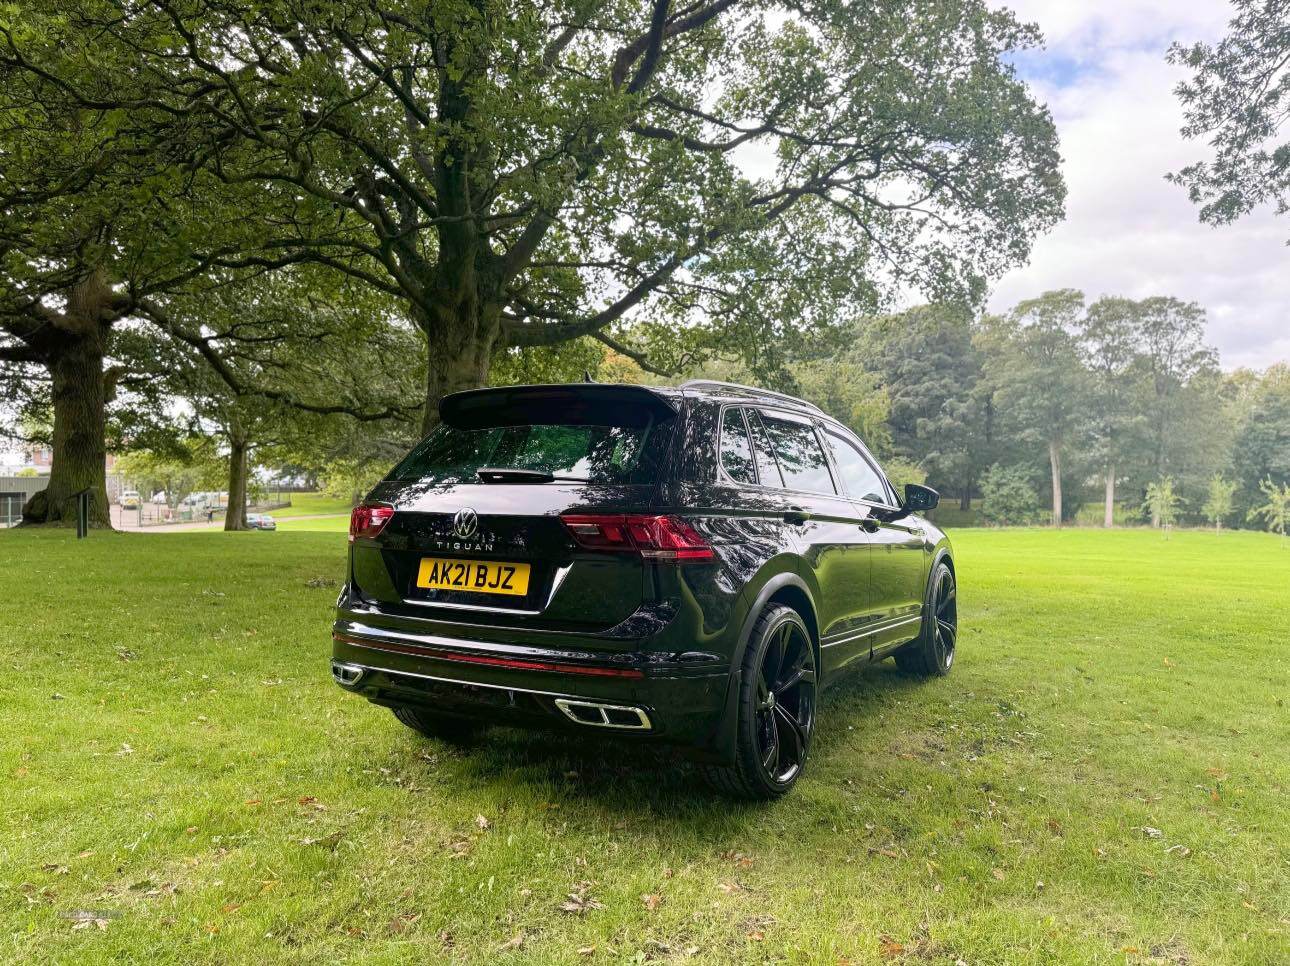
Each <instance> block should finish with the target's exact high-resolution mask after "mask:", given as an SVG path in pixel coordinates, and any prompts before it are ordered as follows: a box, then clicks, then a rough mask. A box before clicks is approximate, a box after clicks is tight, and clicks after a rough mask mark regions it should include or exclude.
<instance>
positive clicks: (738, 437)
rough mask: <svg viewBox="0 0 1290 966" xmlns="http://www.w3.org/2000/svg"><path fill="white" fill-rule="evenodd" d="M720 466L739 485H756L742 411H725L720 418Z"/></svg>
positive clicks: (751, 453) (750, 448) (751, 454)
mask: <svg viewBox="0 0 1290 966" xmlns="http://www.w3.org/2000/svg"><path fill="white" fill-rule="evenodd" d="M721 466H722V468H723V469H724V470H725V471H726V474H727V475H728V476H729V477H730V478H731V479H732V480H735V481H737V482H739V483H756V482H757V472H756V470H754V469H753V452H752V442H751V441H750V440H749V439H748V430H747V428H746V427H745V426H744V416H743V410H741V409H727V410H726V412H725V415H724V416H722V417H721Z"/></svg>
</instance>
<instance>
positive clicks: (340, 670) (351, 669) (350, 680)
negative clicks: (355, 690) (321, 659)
mask: <svg viewBox="0 0 1290 966" xmlns="http://www.w3.org/2000/svg"><path fill="white" fill-rule="evenodd" d="M366 673H367V668H363V667H359V666H358V665H357V664H342V663H341V662H340V661H332V662H331V676H332V680H333V681H335V682H336V683H337V684H339V685H340V686H341V687H342V688H352V687H353V686H354V685H356V684H357V683H358V682H359V681H361V680H363V675H364V674H366Z"/></svg>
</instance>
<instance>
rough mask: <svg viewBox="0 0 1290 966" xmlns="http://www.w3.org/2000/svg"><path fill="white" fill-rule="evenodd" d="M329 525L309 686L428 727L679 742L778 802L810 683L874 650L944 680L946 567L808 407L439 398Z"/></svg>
mask: <svg viewBox="0 0 1290 966" xmlns="http://www.w3.org/2000/svg"><path fill="white" fill-rule="evenodd" d="M439 411H440V416H441V418H442V423H441V425H440V426H439V427H438V428H436V429H435V430H434V431H433V432H431V433H430V434H429V435H428V436H427V437H426V438H425V439H424V440H422V441H421V443H419V444H418V445H417V446H416V448H415V449H413V450H412V452H411V453H410V454H409V455H408V456H407V457H406V458H405V459H404V460H403V462H401V463H400V464H399V465H398V466H396V467H395V468H394V470H393V471H392V472H391V473H390V474H389V476H387V477H386V478H385V479H384V480H383V481H382V482H381V483H379V484H377V486H376V487H375V489H373V490H372V492H371V494H370V495H369V496H368V499H367V500H366V501H365V502H364V503H363V505H362V506H360V507H358V508H357V509H355V510H354V514H353V518H352V520H351V523H350V532H349V539H350V550H349V576H348V579H347V581H346V583H345V587H344V590H343V591H342V592H341V595H340V599H339V601H338V602H337V615H336V623H335V628H334V631H333V634H332V639H333V649H332V674H333V676H334V677H335V679H336V681H337V682H338V683H339V684H340V685H341V687H343V688H345V689H346V690H349V691H354V692H357V693H359V694H362V695H363V696H364V697H366V698H367V699H368V700H369V701H373V702H375V703H377V704H381V705H385V706H386V707H389V708H392V709H393V710H394V713H395V715H396V716H397V717H398V718H399V720H400V721H402V722H403V723H404V724H406V725H408V726H409V727H411V728H414V729H416V730H417V731H420V732H423V733H425V734H428V735H435V736H440V737H445V738H454V737H461V736H464V735H465V734H468V733H469V732H471V731H472V730H474V729H477V728H479V727H481V726H483V725H486V724H489V723H509V724H518V725H524V726H560V727H565V728H572V729H591V730H594V731H597V732H605V733H616V734H620V735H622V736H624V737H626V738H634V739H636V740H646V741H657V742H665V743H669V744H672V745H676V746H679V747H681V748H683V749H684V750H685V751H686V753H687V754H688V755H689V756H690V757H692V758H694V759H696V760H698V761H699V762H701V763H702V768H703V770H704V771H705V772H706V774H707V775H708V776H709V778H710V779H711V780H712V782H713V783H714V784H715V785H716V786H717V787H718V788H720V789H722V790H724V791H727V792H729V793H732V794H736V795H740V796H744V797H752V798H767V797H772V796H776V795H780V794H782V793H784V792H786V791H787V790H788V789H789V788H791V787H792V786H793V784H794V782H796V781H797V779H798V777H799V776H800V775H801V773H802V768H803V766H804V765H805V763H806V756H807V753H808V752H809V750H810V746H811V735H812V732H813V730H814V726H815V710H816V700H817V692H818V690H819V688H820V687H821V686H823V685H825V684H828V683H829V682H831V681H833V680H835V679H836V678H838V677H839V676H840V675H841V674H842V673H843V672H844V671H846V670H848V669H849V668H853V667H857V666H859V665H863V664H867V663H869V662H870V661H876V660H879V659H881V658H883V657H886V656H888V655H894V656H895V659H896V662H897V663H898V664H899V665H900V666H901V668H903V669H906V670H908V671H911V672H914V673H918V674H925V675H940V674H946V673H947V672H948V671H949V670H950V667H951V665H952V664H953V661H954V643H955V638H956V636H957V630H958V623H957V612H956V602H955V590H954V562H953V560H952V558H951V552H950V545H949V542H948V540H947V539H946V537H945V534H943V533H942V532H941V531H940V530H938V529H937V528H936V527H934V526H932V525H931V524H930V523H928V522H927V521H926V520H924V519H922V518H920V517H918V516H916V515H915V511H919V510H927V509H930V508H931V507H933V506H935V505H936V501H937V496H936V493H935V491H933V490H930V489H928V488H927V487H923V486H914V485H910V486H906V487H905V492H904V496H903V499H902V498H901V497H898V496H897V495H896V493H895V491H894V490H893V489H892V486H891V484H890V483H889V482H888V481H887V479H886V477H885V476H884V475H883V473H882V471H881V470H880V469H879V468H878V464H877V463H876V462H875V461H874V459H873V457H872V456H871V455H870V454H869V452H868V450H866V449H865V447H864V444H863V443H861V442H860V440H859V439H857V438H856V437H855V435H854V434H853V433H851V432H850V431H849V430H848V429H847V428H846V427H845V426H842V425H841V424H839V423H838V422H837V421H836V420H833V419H830V418H829V417H828V416H826V415H825V414H824V413H822V412H821V411H820V410H819V409H817V408H816V407H815V406H812V405H810V404H809V403H806V402H802V401H801V400H799V399H793V398H791V397H788V396H783V395H780V394H777V393H772V392H767V391H764V390H759V389H751V388H747V387H744V386H736V385H729V384H726V383H716V382H689V383H686V384H685V385H683V386H681V387H680V388H677V389H654V388H647V387H643V386H626V385H606V384H599V383H585V384H578V385H567V386H517V387H510V388H500V389H480V390H474V391H470V392H462V393H457V394H455V395H451V396H446V397H445V398H444V399H443V401H442V403H441V404H440V407H439Z"/></svg>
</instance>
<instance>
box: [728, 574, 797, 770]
mask: <svg viewBox="0 0 1290 966" xmlns="http://www.w3.org/2000/svg"><path fill="white" fill-rule="evenodd" d="M770 604H783V605H785V606H786V607H791V608H792V609H793V610H794V611H796V612H797V614H798V615H799V616H800V617H801V618H802V621H803V622H804V623H805V624H806V629H807V631H808V632H809V634H810V637H811V650H812V651H813V652H814V654H815V666H816V667H817V668H818V667H820V631H819V620H818V618H817V617H816V610H815V595H814V594H812V593H811V588H810V587H809V586H808V584H807V583H806V581H805V580H803V579H802V577H801V576H800V575H799V574H797V573H795V572H793V571H780V572H779V573H777V574H774V575H772V576H771V577H770V578H769V579H767V580H766V582H765V583H763V584H762V586H761V588H760V589H759V590H758V591H757V595H756V596H755V597H753V599H752V603H751V604H750V605H749V607H748V609H747V610H746V611H745V612H744V617H743V623H742V625H741V626H740V628H739V637H738V638H737V644H736V646H735V649H734V653H733V655H732V656H731V659H730V679H729V683H728V685H727V687H726V705H725V711H724V713H723V714H722V717H721V721H720V722H719V723H718V726H717V729H716V733H715V734H714V735H713V739H712V742H711V746H710V747H711V752H712V753H711V757H710V758H708V759H707V760H709V761H714V762H720V763H729V762H731V761H733V760H734V755H735V728H736V725H737V723H738V710H737V707H738V705H737V700H738V696H739V685H740V680H741V678H742V668H743V662H744V653H745V652H746V651H747V650H748V642H749V640H750V639H751V638H752V629H753V625H755V624H756V623H757V618H758V617H759V616H760V615H761V612H762V611H764V610H765V609H766V607H767V606H768V605H770Z"/></svg>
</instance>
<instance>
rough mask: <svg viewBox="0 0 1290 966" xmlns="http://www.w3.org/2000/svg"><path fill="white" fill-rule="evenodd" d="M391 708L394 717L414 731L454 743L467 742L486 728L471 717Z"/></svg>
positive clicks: (414, 709) (416, 709)
mask: <svg viewBox="0 0 1290 966" xmlns="http://www.w3.org/2000/svg"><path fill="white" fill-rule="evenodd" d="M390 710H392V711H393V712H394V717H396V718H398V719H399V720H400V721H402V722H403V723H404V724H405V725H407V726H408V727H409V728H411V729H412V730H413V731H418V732H420V733H421V734H423V735H425V736H426V737H427V738H438V739H440V740H441V741H447V742H450V743H452V744H465V743H467V742H469V741H471V740H472V739H473V738H476V737H478V735H479V733H480V732H481V731H483V730H484V725H483V724H482V723H480V722H478V721H472V720H470V719H469V718H458V717H453V716H450V715H443V714H434V713H433V712H430V711H423V710H421V709H420V708H391V709H390Z"/></svg>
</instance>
